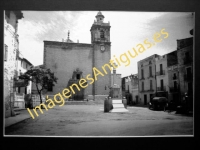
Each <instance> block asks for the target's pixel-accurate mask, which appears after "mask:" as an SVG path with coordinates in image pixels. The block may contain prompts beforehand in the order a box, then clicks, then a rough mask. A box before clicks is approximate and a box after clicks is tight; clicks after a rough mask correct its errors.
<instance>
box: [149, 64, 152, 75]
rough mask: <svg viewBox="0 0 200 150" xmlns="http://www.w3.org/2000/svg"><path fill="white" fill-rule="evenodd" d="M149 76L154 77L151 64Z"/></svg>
mask: <svg viewBox="0 0 200 150" xmlns="http://www.w3.org/2000/svg"><path fill="white" fill-rule="evenodd" d="M149 76H150V77H152V67H151V66H149Z"/></svg>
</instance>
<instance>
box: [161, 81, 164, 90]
mask: <svg viewBox="0 0 200 150" xmlns="http://www.w3.org/2000/svg"><path fill="white" fill-rule="evenodd" d="M160 88H161V90H163V88H164V85H163V79H161V80H160Z"/></svg>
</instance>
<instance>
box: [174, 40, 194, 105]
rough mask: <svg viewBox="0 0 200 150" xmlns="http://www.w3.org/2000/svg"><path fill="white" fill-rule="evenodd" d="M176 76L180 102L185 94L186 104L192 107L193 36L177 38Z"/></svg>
mask: <svg viewBox="0 0 200 150" xmlns="http://www.w3.org/2000/svg"><path fill="white" fill-rule="evenodd" d="M177 58H178V72H179V74H178V77H179V83H180V85H179V86H180V103H182V101H183V99H184V97H185V95H187V96H188V100H187V105H188V106H189V108H190V109H192V108H193V107H192V106H193V37H191V38H186V39H181V40H177Z"/></svg>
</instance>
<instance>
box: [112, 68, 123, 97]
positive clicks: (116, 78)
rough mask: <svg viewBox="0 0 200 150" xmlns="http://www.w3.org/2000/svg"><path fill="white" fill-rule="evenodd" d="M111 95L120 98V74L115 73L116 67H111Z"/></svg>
mask: <svg viewBox="0 0 200 150" xmlns="http://www.w3.org/2000/svg"><path fill="white" fill-rule="evenodd" d="M111 88H112V90H111V95H110V96H111V97H112V98H120V99H121V98H122V82H121V74H118V73H116V69H115V68H114V69H113V73H112V74H111Z"/></svg>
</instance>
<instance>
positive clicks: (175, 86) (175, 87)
mask: <svg viewBox="0 0 200 150" xmlns="http://www.w3.org/2000/svg"><path fill="white" fill-rule="evenodd" d="M174 90H177V82H176V81H174Z"/></svg>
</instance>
